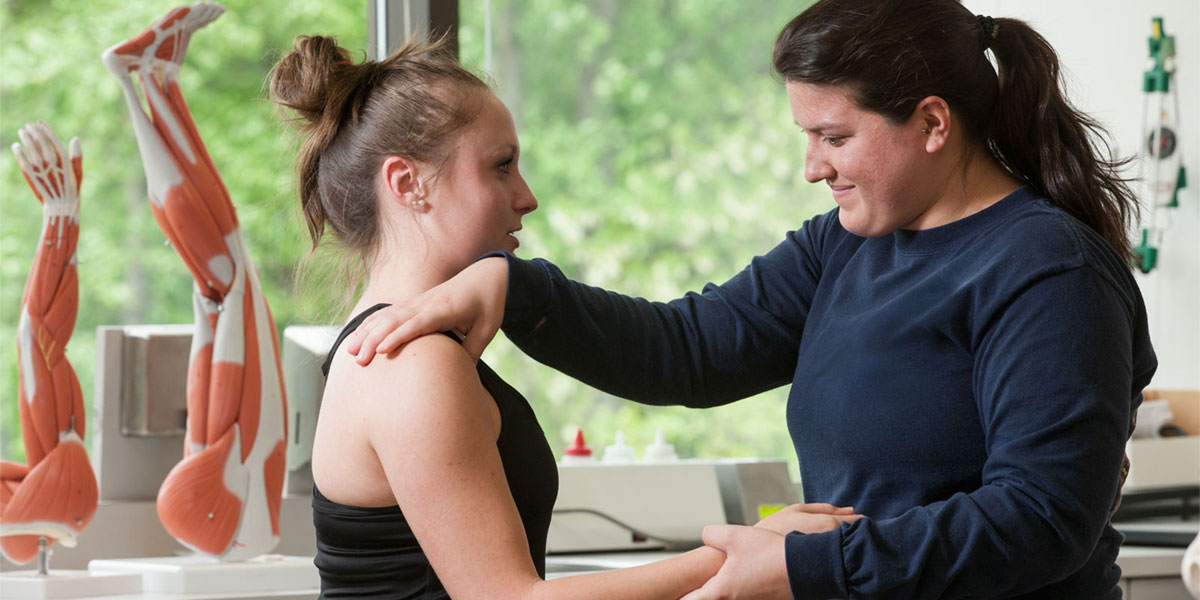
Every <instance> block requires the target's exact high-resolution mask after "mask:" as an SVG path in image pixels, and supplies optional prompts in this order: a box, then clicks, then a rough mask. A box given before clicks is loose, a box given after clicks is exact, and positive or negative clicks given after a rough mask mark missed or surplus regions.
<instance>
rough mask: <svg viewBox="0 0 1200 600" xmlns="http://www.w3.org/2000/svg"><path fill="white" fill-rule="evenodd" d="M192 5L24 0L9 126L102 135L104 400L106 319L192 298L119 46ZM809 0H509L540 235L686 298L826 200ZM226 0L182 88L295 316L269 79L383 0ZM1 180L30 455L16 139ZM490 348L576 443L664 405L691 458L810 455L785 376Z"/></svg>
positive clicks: (287, 161)
mask: <svg viewBox="0 0 1200 600" xmlns="http://www.w3.org/2000/svg"><path fill="white" fill-rule="evenodd" d="M174 4H175V2H163V1H158V0H156V1H153V2H140V3H134V4H130V3H127V2H118V1H116V0H95V1H93V2H87V3H78V2H66V1H65V0H59V1H46V2H8V3H5V4H3V9H2V10H3V13H2V18H3V22H2V23H0V27H2V31H0V52H2V53H3V56H2V59H3V64H4V77H3V81H2V82H0V141H2V142H3V143H4V144H6V145H8V144H11V143H12V142H13V141H15V133H16V131H17V129H18V128H19V127H20V125H21V124H22V123H24V122H26V121H31V120H37V119H43V120H46V121H47V122H49V123H50V125H51V126H53V127H54V128H55V129H56V130H57V131H58V133H59V134H60V135H61V136H63V138H64V139H66V138H69V137H70V136H73V135H78V136H80V138H81V139H82V142H83V149H84V184H83V191H82V208H81V210H82V215H81V220H82V228H83V233H82V236H81V240H80V245H79V260H80V265H79V271H80V282H81V285H80V310H79V318H78V321H77V328H76V333H75V335H74V337H73V338H72V339H71V343H70V346H69V350H68V356H69V357H70V360H71V361H72V364H73V365H74V366H75V368H76V370H77V371H78V372H79V376H80V380H81V383H82V385H83V389H84V394H85V396H86V397H87V399H88V405H89V411H90V402H91V399H92V391H91V390H92V381H93V373H92V371H93V369H94V365H93V363H94V345H93V344H94V332H95V328H96V327H97V326H98V325H106V324H117V323H190V322H191V319H192V317H191V303H190V293H191V280H190V276H189V275H188V273H187V271H186V269H184V268H183V265H182V263H181V261H180V260H179V258H178V257H177V256H176V255H175V253H174V251H173V250H172V249H170V248H167V247H164V245H163V240H164V237H163V235H162V233H161V232H160V231H159V230H158V228H157V226H156V224H155V223H154V221H153V218H152V217H151V216H150V211H149V209H148V208H147V206H146V193H145V180H144V175H143V173H142V164H141V159H140V157H139V155H138V152H137V147H136V144H135V142H134V138H133V132H132V129H131V126H130V120H129V116H128V114H127V110H126V108H125V105H124V101H123V99H122V96H121V93H120V88H119V87H118V85H117V83H116V81H114V80H113V78H112V77H111V76H110V75H109V74H108V73H107V71H105V70H104V67H103V66H102V65H101V63H100V59H99V57H100V53H101V51H102V50H103V49H104V48H105V47H107V46H109V45H111V44H113V43H116V42H118V41H120V40H122V39H125V38H127V37H129V36H132V35H134V34H136V33H137V32H139V31H141V30H142V29H143V28H144V27H145V26H146V25H148V24H149V23H150V22H152V21H153V20H155V19H157V18H158V17H159V16H161V15H162V14H164V13H165V12H166V11H168V10H169V9H170V8H171V7H172V6H174ZM803 5H804V2H801V3H799V4H797V3H794V2H787V3H782V2H702V1H700V0H692V1H682V0H637V1H633V0H596V1H594V2H572V1H569V0H522V1H517V0H493V1H492V3H491V14H492V17H493V39H494V44H493V46H494V48H493V50H494V52H493V56H494V58H493V64H492V65H491V68H490V69H489V70H490V71H491V77H492V79H493V80H494V81H495V84H496V87H497V92H498V94H499V95H500V97H501V98H502V99H503V100H504V101H505V102H506V104H508V105H509V107H510V108H511V109H512V110H513V113H514V117H515V119H516V122H517V125H518V133H519V134H520V137H521V141H522V145H523V148H522V159H521V170H522V172H523V173H524V174H525V176H526V179H527V181H528V182H529V184H530V186H531V187H532V189H533V190H534V192H535V194H537V196H538V199H539V201H540V202H541V206H540V208H539V210H538V211H536V212H535V213H533V214H532V215H530V216H529V217H527V218H526V219H525V229H524V231H523V232H522V233H523V235H522V236H521V241H522V254H523V255H524V256H544V257H546V258H549V259H550V260H552V261H554V262H555V263H556V264H558V265H559V266H560V267H562V268H563V270H564V271H565V272H566V273H567V274H568V275H569V276H571V277H574V278H576V279H579V280H581V281H585V282H587V283H591V284H594V285H600V286H604V287H608V288H610V289H614V290H618V291H621V292H624V293H628V294H632V295H640V296H645V297H648V298H651V299H658V300H667V299H671V298H674V297H677V296H679V295H681V294H682V293H683V292H685V291H687V290H693V289H699V288H700V287H701V286H702V285H703V284H704V283H705V282H707V281H723V280H725V279H727V278H728V277H730V276H732V275H733V274H734V273H736V272H737V271H738V270H739V269H740V268H742V267H743V266H744V265H746V264H748V262H749V260H750V258H751V257H752V256H754V255H755V254H761V253H763V252H765V251H767V250H768V249H770V248H771V247H772V246H774V245H775V244H776V243H778V242H779V241H780V240H782V239H783V235H784V233H785V231H786V230H788V229H794V228H796V227H798V226H799V225H800V224H801V223H802V222H803V221H804V220H805V219H806V218H808V217H809V216H811V215H813V214H815V213H817V212H822V211H825V210H828V208H830V207H831V206H832V205H831V203H830V201H829V200H828V198H827V195H826V194H825V193H824V192H823V191H821V190H818V189H816V188H815V187H814V186H809V185H808V184H806V183H805V182H804V179H803V156H804V140H803V138H802V136H801V135H799V134H798V132H797V130H796V129H795V127H794V125H793V124H792V120H791V115H790V111H789V109H788V105H787V101H786V97H785V95H784V93H783V86H782V84H781V83H780V82H779V81H777V80H776V79H775V78H773V77H772V75H771V72H770V48H771V44H772V42H773V41H774V36H775V35H776V33H778V31H779V29H780V28H781V27H782V26H783V24H784V23H786V21H787V20H788V19H789V18H790V17H792V16H793V15H794V14H795V13H796V12H797V11H799V10H801V9H802V8H803ZM225 6H226V8H227V12H226V14H225V15H224V16H222V17H221V18H220V19H219V20H218V21H217V22H215V23H213V24H212V25H209V26H208V27H207V28H205V29H203V30H201V31H200V32H199V33H197V34H196V36H195V37H194V38H193V40H192V51H191V53H190V54H189V56H188V58H187V61H186V62H185V64H184V67H183V72H182V75H181V86H182V88H183V89H184V92H185V94H186V96H187V99H188V103H189V106H190V107H191V110H192V112H193V116H194V118H195V121H196V124H197V127H198V128H199V131H200V132H201V134H202V135H203V136H204V139H205V142H206V144H207V146H208V150H209V153H210V154H211V155H212V157H213V160H214V161H215V163H216V164H217V166H218V168H219V169H220V171H221V173H222V176H223V178H224V180H225V183H226V185H227V186H228V188H229V190H230V193H231V195H232V197H233V199H234V202H235V204H236V205H237V208H238V215H239V219H240V221H241V224H242V227H243V228H244V230H245V231H246V238H247V240H248V244H249V245H250V253H251V256H252V258H253V259H254V261H255V263H256V264H257V266H258V269H259V271H260V274H261V276H262V281H263V287H264V289H265V291H266V294H267V297H268V300H269V301H270V304H271V308H272V311H273V312H274V315H275V319H276V322H277V325H278V326H279V327H280V328H283V327H285V326H287V325H291V324H299V323H302V322H304V321H305V318H304V317H303V316H302V315H306V314H322V313H324V312H326V309H327V308H328V307H327V306H305V307H303V308H304V309H305V310H304V311H303V312H302V311H301V308H302V307H301V306H300V304H299V303H298V302H297V300H296V299H295V298H294V297H293V276H294V272H295V269H294V268H295V265H296V263H297V262H298V261H299V259H300V257H301V256H302V255H303V254H304V252H305V251H306V249H307V236H306V234H305V230H304V226H303V224H302V222H301V221H300V219H299V217H298V210H297V203H296V201H295V194H294V189H293V187H292V184H291V180H292V161H293V158H294V155H295V152H294V147H293V145H292V143H291V134H290V133H289V132H288V131H287V130H286V129H285V128H283V127H281V126H280V122H279V118H278V117H277V116H276V114H275V113H274V110H273V108H272V106H271V105H270V104H269V102H267V101H265V100H264V96H265V92H264V90H263V81H264V79H265V76H266V73H267V71H268V70H269V68H270V66H271V65H272V64H273V62H274V60H275V59H276V58H277V57H278V56H279V55H280V54H281V53H282V51H283V50H285V49H287V48H289V47H290V45H291V40H292V37H293V36H295V35H296V34H300V33H326V34H332V35H335V36H337V37H338V38H339V41H340V42H341V43H342V44H343V45H344V46H346V47H348V48H352V49H353V48H365V46H366V43H365V32H366V23H365V13H366V11H365V10H364V7H363V5H362V3H361V2H340V3H330V2H299V3H283V2H278V1H262V0H259V1H251V0H230V1H227V2H225ZM460 16H461V18H462V25H461V30H460V48H461V54H462V58H463V61H464V62H465V63H466V64H467V65H468V66H470V67H472V68H474V69H476V70H478V71H482V70H483V69H484V64H483V61H484V55H485V50H484V38H485V35H484V22H483V21H484V19H483V16H484V8H483V3H482V2H481V1H477V0H462V2H460ZM0 201H2V202H3V206H2V210H3V215H4V217H3V219H0V233H2V236H0V282H2V285H0V398H3V399H4V402H3V404H2V406H3V408H2V410H0V416H2V417H3V422H0V438H2V439H3V443H2V444H0V452H2V454H3V455H4V456H6V457H8V458H10V459H17V460H20V458H21V456H23V452H22V449H21V447H20V442H19V439H18V438H19V429H18V428H17V425H16V423H17V421H16V418H17V417H16V402H15V396H16V391H15V390H16V386H17V372H16V349H15V343H13V342H12V341H13V340H15V326H16V317H17V314H18V309H19V304H20V296H21V288H22V286H23V282H24V279H25V275H26V274H27V272H28V268H29V264H30V261H31V260H32V257H33V250H34V242H35V240H36V238H37V232H38V230H39V229H40V223H41V210H40V206H39V205H38V204H37V202H36V201H35V200H34V199H33V196H32V194H31V193H30V192H29V191H28V190H27V189H26V187H25V183H24V181H23V179H22V178H21V177H20V174H19V172H18V171H17V169H16V165H15V162H14V161H12V160H4V159H0ZM334 299H335V298H330V299H329V301H328V302H327V303H326V304H329V305H332V304H331V303H332V301H333V300H334ZM5 340H9V341H5ZM485 359H486V360H487V361H488V362H489V363H491V364H492V366H493V367H495V368H496V370H497V371H498V372H500V373H501V374H502V375H503V376H504V377H506V378H507V379H508V380H509V381H510V382H511V383H513V385H514V386H516V387H517V388H518V389H520V390H522V391H523V392H524V393H525V394H526V396H527V397H529V398H530V400H531V403H532V404H533V405H534V408H535V409H536V410H537V413H538V415H539V418H540V419H541V421H542V424H543V427H544V428H545V429H546V431H547V434H548V437H549V439H550V440H551V442H552V444H553V445H555V446H556V449H558V450H561V447H562V446H563V445H564V444H565V443H566V441H567V439H566V436H567V435H568V433H573V431H574V430H573V428H574V427H576V426H583V427H585V431H586V433H588V434H590V436H591V439H590V441H591V444H592V445H593V446H596V447H601V446H603V445H605V444H607V443H609V440H610V439H611V436H612V434H613V432H614V431H615V430H617V429H623V430H624V431H625V434H626V439H627V440H629V441H630V443H631V444H633V445H635V446H637V447H640V446H643V445H645V444H647V443H649V442H650V441H652V439H653V434H654V430H655V429H656V428H658V427H662V428H663V429H664V430H665V432H666V433H667V435H668V438H669V439H671V441H673V442H674V443H675V444H676V446H677V449H678V450H679V452H680V453H681V454H682V455H684V456H697V455H701V456H718V455H721V456H727V455H734V456H746V455H758V456H780V457H788V458H789V459H790V460H791V461H792V462H793V464H794V461H795V459H794V456H793V452H792V448H791V443H790V440H789V438H788V434H787V431H786V427H785V426H784V425H783V418H782V417H783V413H784V404H785V398H786V390H776V391H773V392H770V393H767V394H763V395H761V396H759V397H757V398H753V399H749V400H745V401H742V402H738V403H735V404H733V405H730V406H727V407H722V408H717V409H711V410H707V411H694V410H687V409H681V408H649V407H644V406H640V405H636V404H633V403H630V402H625V401H622V400H618V399H616V398H612V397H610V396H607V395H605V394H603V393H600V392H598V391H596V390H593V389H591V388H588V387H586V386H583V385H581V384H579V383H577V382H575V381H573V380H571V379H569V378H567V377H565V376H563V375H560V374H558V373H556V372H554V371H552V370H550V369H548V368H546V367H544V366H542V365H539V364H536V363H534V362H533V361H531V360H530V359H528V358H527V357H525V356H524V355H522V354H521V353H520V352H519V351H517V350H515V349H514V348H513V347H512V346H511V344H509V343H508V342H507V341H506V340H504V339H502V336H501V337H500V338H498V339H497V341H496V342H495V343H494V344H493V345H492V347H490V348H489V349H488V351H487V353H486V354H485ZM89 414H90V413H89Z"/></svg>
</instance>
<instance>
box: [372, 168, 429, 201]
mask: <svg viewBox="0 0 1200 600" xmlns="http://www.w3.org/2000/svg"><path fill="white" fill-rule="evenodd" d="M420 170H421V167H420V165H419V164H418V163H417V162H416V161H414V160H411V159H408V158H405V157H403V156H389V157H387V159H385V160H384V161H383V166H381V167H380V175H381V176H382V179H383V187H384V193H385V199H386V200H389V201H393V202H396V203H398V204H401V205H403V206H407V207H411V208H418V209H423V208H424V207H425V206H426V202H425V196H426V189H425V183H424V181H422V180H421V172H420Z"/></svg>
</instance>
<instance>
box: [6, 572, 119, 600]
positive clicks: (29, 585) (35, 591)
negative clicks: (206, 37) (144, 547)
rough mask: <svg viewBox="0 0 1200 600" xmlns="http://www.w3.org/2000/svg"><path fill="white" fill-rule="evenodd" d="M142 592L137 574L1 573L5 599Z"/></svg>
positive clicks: (86, 596)
mask: <svg viewBox="0 0 1200 600" xmlns="http://www.w3.org/2000/svg"><path fill="white" fill-rule="evenodd" d="M141 591H142V578H141V577H139V576H138V575H136V574H126V573H92V572H89V571H61V570H51V571H50V573H48V574H46V575H38V573H37V571H8V572H5V573H0V596H3V597H5V598H30V599H37V600H42V599H47V600H48V599H51V598H92V597H95V596H114V595H117V594H137V593H139V592H141Z"/></svg>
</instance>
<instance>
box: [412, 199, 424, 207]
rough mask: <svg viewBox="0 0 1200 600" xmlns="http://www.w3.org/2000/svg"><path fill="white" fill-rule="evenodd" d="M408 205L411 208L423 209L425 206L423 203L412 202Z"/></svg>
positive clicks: (418, 201) (422, 201) (420, 201)
mask: <svg viewBox="0 0 1200 600" xmlns="http://www.w3.org/2000/svg"><path fill="white" fill-rule="evenodd" d="M409 204H411V205H412V207H413V208H423V207H424V206H425V201H424V200H413V201H412V202H409Z"/></svg>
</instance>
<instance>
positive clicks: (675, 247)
mask: <svg viewBox="0 0 1200 600" xmlns="http://www.w3.org/2000/svg"><path fill="white" fill-rule="evenodd" d="M802 8H803V6H797V5H796V4H795V3H775V2H737V3H735V2H700V1H695V2H681V1H677V0H638V1H615V0H614V1H607V2H605V1H597V2H584V3H579V2H567V1H562V0H534V1H516V0H494V1H493V2H492V6H491V14H492V20H493V23H492V39H493V40H494V42H493V45H494V50H493V52H492V61H493V63H492V65H491V66H490V69H486V70H487V71H489V74H490V75H491V78H492V79H493V80H494V81H495V84H496V87H497V91H498V94H499V95H500V97H501V98H502V99H503V100H504V101H505V103H506V104H508V106H509V107H510V109H512V110H513V112H514V119H515V120H516V122H517V124H518V134H519V135H520V138H521V144H522V158H521V170H522V172H523V173H525V175H526V179H527V181H528V182H529V184H530V187H531V188H532V189H533V191H534V193H535V194H536V195H537V197H538V199H539V201H540V207H539V209H538V210H537V211H536V212H534V213H533V214H531V215H529V216H528V217H526V218H525V220H524V221H525V229H524V230H523V231H522V233H523V235H522V236H521V244H522V245H521V253H522V255H524V256H543V257H546V258H549V259H550V260H552V261H553V262H555V263H556V264H557V265H559V266H560V267H561V268H562V269H563V271H564V272H565V273H566V274H567V275H568V276H570V277H572V278H575V279H578V280H580V281H584V282H587V283H589V284H593V285H599V286H602V287H606V288H609V289H613V290H617V291H621V292H623V293H626V294H630V295H636V296H643V297H646V298H650V299H652V300H669V299H672V298H675V297H678V296H680V295H682V294H683V293H684V292H685V291H687V290H698V289H699V288H700V287H702V286H703V285H704V283H706V282H708V281H717V282H720V281H724V280H725V279H727V278H729V277H731V276H733V275H734V274H735V273H736V272H737V271H739V270H740V269H741V268H742V267H744V266H745V265H746V264H748V263H749V261H750V259H751V258H752V257H753V256H754V255H755V254H761V253H763V252H766V251H767V250H769V249H770V248H772V247H773V246H774V245H775V244H777V243H778V242H779V241H781V240H782V239H783V235H784V233H785V231H786V230H788V229H795V228H796V227H798V226H799V225H800V224H801V223H802V222H803V221H804V220H805V219H806V218H808V217H809V216H811V215H813V214H815V213H817V212H823V211H825V210H828V209H829V208H831V207H832V203H831V202H830V200H829V199H828V195H827V194H825V193H824V192H823V191H821V190H818V189H815V188H814V187H813V186H810V185H808V184H807V183H806V182H805V181H804V177H803V157H804V139H803V136H801V135H799V133H798V131H797V130H796V128H795V126H794V124H793V122H792V118H791V112H790V110H789V108H788V104H787V98H786V96H785V95H784V93H783V85H782V83H781V82H780V81H778V80H777V79H776V78H775V77H773V76H772V73H771V69H770V53H771V45H772V44H773V42H774V38H775V35H776V34H777V33H778V32H779V30H780V29H781V28H782V27H783V25H784V24H785V23H786V22H787V21H788V19H790V18H791V17H793V16H795V13H796V12H797V11H798V10H800V9H802ZM460 11H461V15H460V16H461V19H462V23H461V29H460V36H461V37H460V39H461V43H460V48H461V55H462V60H463V62H464V63H466V64H467V65H468V66H471V67H473V68H475V69H477V70H480V71H483V70H485V68H486V66H485V65H484V64H483V63H484V60H485V52H484V47H483V40H484V38H485V33H484V14H483V12H484V11H483V8H482V6H481V5H480V4H477V3H469V2H464V3H462V4H461V5H460ZM510 32H511V33H510ZM484 358H485V360H488V361H489V363H490V364H492V366H493V367H495V368H496V369H497V370H498V371H499V372H500V373H501V374H503V375H504V376H505V377H506V378H508V379H509V380H510V382H512V383H513V384H514V385H515V386H516V387H517V389H520V390H522V391H523V392H524V393H525V394H526V396H528V397H529V398H530V399H531V402H532V403H533V405H534V407H535V408H536V409H537V413H538V417H539V419H540V420H541V422H542V426H543V428H544V429H545V430H546V432H547V436H548V438H549V439H550V440H551V443H552V444H553V445H554V446H555V447H556V451H561V449H562V448H563V447H565V445H566V444H568V443H569V442H570V440H571V439H573V436H574V430H575V428H576V427H583V428H584V431H585V434H590V436H591V437H590V444H591V445H592V446H594V447H596V448H597V449H598V448H599V447H602V446H604V445H605V444H608V443H610V442H611V438H612V436H613V434H614V432H615V431H616V430H617V429H622V430H624V431H625V436H626V439H627V440H630V443H631V444H633V445H634V446H637V447H640V446H643V445H645V444H648V443H650V442H651V441H652V440H653V437H654V431H655V429H656V428H658V427H662V428H663V430H664V431H665V432H666V434H667V437H668V439H670V440H671V441H673V442H674V443H675V444H676V446H677V450H678V451H679V452H680V454H681V455H683V456H774V457H787V458H788V459H789V460H790V461H791V462H792V464H793V465H794V464H795V457H794V451H793V449H792V447H791V441H790V438H789V436H788V432H787V430H786V427H785V426H784V425H783V415H784V407H785V404H786V390H785V389H782V390H775V391H773V392H769V393H766V394H762V395H761V396H760V397H757V398H754V399H749V400H744V401H742V402H738V403H735V404H733V405H730V406H726V407H721V408H716V409H710V410H706V411H695V410H688V409H682V408H653V407H645V406H641V405H637V404H633V403H630V402H625V401H622V400H619V399H616V398H613V397H611V396H608V395H607V394H604V393H602V392H599V391H597V390H594V389H591V388H589V387H586V386H584V385H582V384H579V383H578V382H575V381H574V380H571V379H570V378H568V377H566V376H564V375H561V374H559V373H557V372H555V371H553V370H551V369H548V368H546V367H543V366H542V365H539V364H536V363H534V362H533V361H532V360H531V359H529V358H527V357H525V356H524V355H523V354H521V353H520V352H519V351H517V350H515V349H513V347H512V346H511V344H509V343H508V342H507V340H499V339H498V340H497V342H494V343H493V344H492V346H491V347H490V348H489V349H488V351H487V353H486V354H485V356H484Z"/></svg>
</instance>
